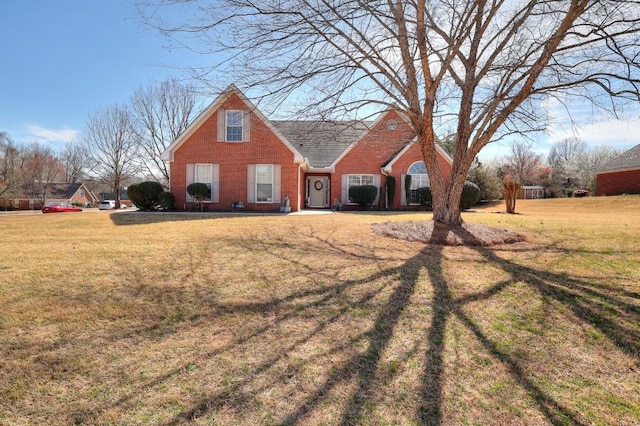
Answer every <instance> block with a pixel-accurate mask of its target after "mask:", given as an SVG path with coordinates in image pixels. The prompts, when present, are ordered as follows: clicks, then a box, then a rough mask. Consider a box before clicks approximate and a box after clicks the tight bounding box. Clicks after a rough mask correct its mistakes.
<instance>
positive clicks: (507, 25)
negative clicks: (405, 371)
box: [139, 0, 640, 225]
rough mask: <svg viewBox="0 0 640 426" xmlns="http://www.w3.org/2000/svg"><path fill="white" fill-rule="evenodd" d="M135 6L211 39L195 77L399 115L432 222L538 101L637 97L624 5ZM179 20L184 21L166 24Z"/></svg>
mask: <svg viewBox="0 0 640 426" xmlns="http://www.w3.org/2000/svg"><path fill="white" fill-rule="evenodd" d="M189 6H191V7H192V8H193V9H192V10H188V9H186V8H188V7H189ZM139 7H140V10H141V13H142V16H143V17H144V18H145V19H146V21H147V22H148V23H150V24H151V25H153V26H155V27H156V28H158V29H159V30H160V31H161V32H162V33H163V34H169V35H176V34H180V33H181V32H184V33H186V34H189V36H190V38H189V39H188V41H189V42H191V41H192V40H193V39H194V37H195V36H198V35H200V36H201V41H202V42H203V44H200V45H195V44H190V45H189V47H190V48H192V49H194V50H199V49H202V50H203V51H204V50H205V49H204V47H205V46H209V47H210V49H208V50H206V51H207V53H212V54H214V55H216V56H214V58H219V61H218V63H217V64H215V65H214V66H213V69H205V70H201V71H202V75H204V76H205V77H206V78H208V81H210V82H211V79H210V78H209V77H210V76H211V75H216V74H215V71H221V72H220V73H219V74H218V75H220V76H223V77H224V78H229V77H228V76H229V75H232V76H233V77H232V78H233V79H234V80H235V82H236V83H237V85H238V86H239V87H240V88H243V89H245V91H246V90H251V89H252V90H251V91H252V93H254V94H255V93H256V92H257V91H260V94H261V95H264V97H263V98H262V99H261V98H259V97H258V96H257V95H256V96H254V99H256V101H257V102H260V101H263V100H265V99H270V100H271V102H272V103H271V105H273V106H282V105H283V103H284V102H285V101H288V105H296V104H303V105H302V107H301V108H299V110H300V111H301V112H310V111H317V112H323V113H324V114H326V115H333V116H336V115H338V114H341V113H345V114H353V113H359V114H360V115H361V116H362V115H363V114H366V113H367V111H371V110H372V108H371V107H372V106H375V105H377V106H378V107H380V108H388V107H394V108H398V109H400V110H402V111H403V112H404V113H405V115H406V117H408V120H409V121H410V122H411V124H412V126H413V129H414V131H415V134H416V140H417V142H418V144H419V145H420V147H421V149H422V153H423V156H424V161H425V164H426V166H427V172H428V174H429V181H430V183H431V191H432V195H433V218H434V219H435V220H437V221H440V222H443V223H446V224H450V225H458V224H460V223H462V218H461V215H460V207H459V200H460V195H461V193H462V188H463V184H464V181H465V178H466V176H467V173H468V171H469V168H470V167H471V165H472V164H473V160H474V158H475V157H476V155H477V154H478V152H480V150H481V149H483V148H484V147H485V146H486V145H487V144H489V143H490V142H492V141H496V140H498V139H501V138H503V137H505V136H507V135H510V134H514V133H517V134H520V133H523V132H529V131H537V130H541V129H543V128H544V127H545V115H544V108H541V105H542V104H541V102H542V101H544V100H545V99H547V98H549V97H555V98H556V99H558V100H560V101H561V102H565V104H567V105H568V104H569V102H572V101H574V100H587V101H590V102H592V103H593V104H594V105H596V106H597V107H603V108H607V109H609V110H611V111H614V112H615V110H616V109H617V108H618V107H619V105H620V104H619V102H618V101H625V100H627V101H634V102H637V101H638V99H639V96H640V95H639V93H640V90H638V89H639V88H638V84H639V83H640V80H639V78H638V66H639V62H638V61H639V59H638V58H639V57H640V43H639V42H638V34H639V32H640V7H638V2H637V1H633V0H629V1H622V0H600V1H589V0H531V1H526V2H517V1H506V0H492V1H487V0H478V1H425V0H417V1H407V2H404V1H401V0H343V1H328V0H282V1H268V2H267V1H264V2H262V1H260V2H255V1H253V0H217V1H216V0H207V1H204V0H201V1H198V0H180V1H158V2H157V4H156V5H153V4H151V3H149V2H146V3H142V4H140V5H139ZM174 7H175V8H176V9H175V10H174V9H173V8H174ZM185 11H186V12H185ZM177 16H188V17H189V18H188V20H185V21H184V22H172V20H173V19H176V18H175V17H177ZM163 17H165V18H166V19H162V18H163ZM194 17H195V18H194ZM198 17H200V21H198ZM184 40H185V39H183V41H184ZM194 43H195V42H194ZM274 108H275V107H274ZM451 126H453V128H455V138H456V140H455V155H454V157H453V167H452V175H451V179H450V180H449V181H448V183H445V182H447V181H446V180H445V177H444V175H443V171H442V170H441V169H440V166H439V164H438V162H437V155H436V136H435V135H436V131H437V130H438V129H440V128H447V127H451Z"/></svg>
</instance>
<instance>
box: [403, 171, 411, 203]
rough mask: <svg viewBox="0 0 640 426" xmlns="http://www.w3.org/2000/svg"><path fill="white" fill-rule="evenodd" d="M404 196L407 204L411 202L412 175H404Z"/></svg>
mask: <svg viewBox="0 0 640 426" xmlns="http://www.w3.org/2000/svg"><path fill="white" fill-rule="evenodd" d="M404 196H405V199H406V200H407V205H409V204H410V203H411V175H404Z"/></svg>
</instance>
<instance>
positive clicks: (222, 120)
mask: <svg viewBox="0 0 640 426" xmlns="http://www.w3.org/2000/svg"><path fill="white" fill-rule="evenodd" d="M226 140H227V113H226V111H225V110H223V109H219V110H218V142H225V141H226Z"/></svg>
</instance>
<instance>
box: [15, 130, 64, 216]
mask: <svg viewBox="0 0 640 426" xmlns="http://www.w3.org/2000/svg"><path fill="white" fill-rule="evenodd" d="M23 155H24V158H23V161H22V166H21V167H22V181H23V183H22V190H23V192H24V193H25V194H28V195H29V196H30V197H31V198H37V199H39V200H40V201H41V202H42V203H43V204H44V203H45V201H46V200H47V198H48V195H49V194H48V187H49V186H50V184H51V183H53V182H57V181H59V180H61V179H62V178H63V177H64V166H63V164H62V162H61V161H60V159H59V158H58V157H57V155H56V154H55V152H54V151H53V150H52V149H51V148H50V147H48V146H44V145H41V144H38V143H36V142H33V143H32V144H31V145H29V146H28V147H27V148H26V150H25V151H24V154H23Z"/></svg>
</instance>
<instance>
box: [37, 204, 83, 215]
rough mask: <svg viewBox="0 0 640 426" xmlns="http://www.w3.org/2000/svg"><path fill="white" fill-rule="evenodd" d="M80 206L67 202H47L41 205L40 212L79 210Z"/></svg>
mask: <svg viewBox="0 0 640 426" xmlns="http://www.w3.org/2000/svg"><path fill="white" fill-rule="evenodd" d="M81 211H82V209H81V208H80V207H76V206H72V205H71V204H67V203H47V204H45V205H44V206H43V207H42V213H63V212H81Z"/></svg>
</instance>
